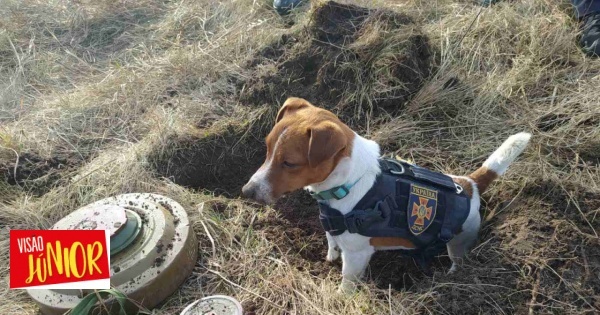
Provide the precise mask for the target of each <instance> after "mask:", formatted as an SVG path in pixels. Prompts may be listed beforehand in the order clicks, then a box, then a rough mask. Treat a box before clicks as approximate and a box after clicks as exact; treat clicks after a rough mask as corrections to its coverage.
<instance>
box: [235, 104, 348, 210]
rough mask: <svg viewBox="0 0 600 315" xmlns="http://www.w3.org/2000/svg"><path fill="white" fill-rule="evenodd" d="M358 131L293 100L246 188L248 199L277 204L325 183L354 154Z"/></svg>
mask: <svg viewBox="0 0 600 315" xmlns="http://www.w3.org/2000/svg"><path fill="white" fill-rule="evenodd" d="M353 138H354V132H353V131H352V130H351V129H350V128H349V127H348V126H346V125H345V124H344V123H342V122H341V121H340V120H339V119H338V118H337V117H336V116H335V115H334V114H333V113H331V112H329V111H327V110H325V109H322V108H318V107H315V106H313V105H312V104H310V103H309V102H308V101H306V100H304V99H301V98H289V99H288V100H286V101H285V103H284V104H283V106H282V107H281V109H280V110H279V113H278V114H277V118H276V122H275V126H274V127H273V130H271V132H270V133H269V135H268V136H267V138H266V143H267V157H266V160H265V162H264V163H263V165H262V166H261V167H260V168H259V169H258V171H256V173H255V174H254V175H253V176H252V178H250V181H248V183H247V184H246V185H245V186H244V187H243V188H242V193H243V195H244V196H245V197H247V198H251V199H254V200H256V201H258V202H261V203H266V204H270V203H273V202H275V201H276V200H277V199H278V198H279V197H281V196H282V195H283V194H285V193H288V192H292V191H294V190H297V189H300V188H302V187H305V186H308V185H311V184H316V183H320V182H322V181H324V180H325V179H326V178H327V177H328V176H329V175H330V174H331V172H332V171H333V170H334V169H335V167H336V166H337V164H338V162H339V161H340V160H341V159H342V158H344V157H347V156H349V155H350V153H351V151H352V148H351V146H352V140H353Z"/></svg>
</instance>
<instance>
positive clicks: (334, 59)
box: [238, 1, 431, 120]
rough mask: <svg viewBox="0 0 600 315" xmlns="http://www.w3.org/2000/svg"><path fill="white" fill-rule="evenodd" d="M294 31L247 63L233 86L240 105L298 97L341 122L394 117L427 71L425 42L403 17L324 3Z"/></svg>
mask: <svg viewBox="0 0 600 315" xmlns="http://www.w3.org/2000/svg"><path fill="white" fill-rule="evenodd" d="M309 20H310V22H308V25H306V27H305V28H303V29H302V30H301V31H299V32H296V33H291V34H286V35H283V36H282V37H281V38H280V39H279V40H278V41H277V42H275V43H273V44H271V45H269V46H267V47H265V48H264V49H262V50H261V51H260V52H259V53H258V54H257V55H256V56H255V57H254V58H253V59H251V60H249V61H248V62H247V64H246V66H245V67H246V69H247V70H249V71H250V75H248V76H247V77H248V78H249V79H246V80H242V81H240V82H239V83H238V85H239V90H240V91H241V92H240V95H239V98H240V101H241V102H242V103H245V104H255V105H262V104H269V105H273V104H280V103H282V102H283V101H285V99H286V98H287V97H290V96H296V97H302V98H305V99H307V100H309V101H311V102H313V103H314V104H316V105H318V106H323V107H325V108H328V109H333V108H336V109H339V110H341V112H343V114H342V116H346V117H343V118H347V119H346V120H348V118H351V117H352V116H354V115H355V114H360V113H363V112H369V113H375V114H376V113H378V112H381V111H382V110H383V111H387V112H396V111H398V110H400V109H401V108H402V106H403V104H404V103H405V102H406V101H407V100H409V99H410V98H411V96H412V94H414V93H415V92H416V91H417V90H418V89H419V88H420V87H421V85H422V83H423V80H424V79H425V78H426V77H427V76H428V75H429V73H430V71H431V65H430V64H431V62H430V59H431V54H430V48H429V45H428V41H427V38H426V37H425V36H424V35H423V34H422V33H421V32H420V31H419V28H418V26H417V25H416V24H414V23H413V22H412V20H411V18H410V17H408V16H406V15H403V14H399V13H395V12H392V11H389V10H370V9H366V8H362V7H358V6H353V5H346V4H339V3H336V2H333V1H331V2H327V3H325V4H322V5H320V6H318V7H316V8H314V9H313V10H312V12H311V16H310V19H309Z"/></svg>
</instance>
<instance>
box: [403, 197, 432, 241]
mask: <svg viewBox="0 0 600 315" xmlns="http://www.w3.org/2000/svg"><path fill="white" fill-rule="evenodd" d="M437 193H438V192H437V190H433V189H429V188H425V187H421V186H417V185H410V195H409V196H408V209H407V210H408V211H407V213H408V228H409V229H410V231H411V232H412V233H413V234H414V235H419V234H421V233H423V232H425V230H427V228H428V227H429V226H430V225H431V222H433V219H435V214H436V208H437Z"/></svg>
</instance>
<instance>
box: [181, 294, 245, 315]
mask: <svg viewBox="0 0 600 315" xmlns="http://www.w3.org/2000/svg"><path fill="white" fill-rule="evenodd" d="M209 302H217V303H219V304H221V305H223V304H225V305H228V304H229V305H228V306H233V307H235V309H234V310H233V311H234V313H228V314H227V315H242V314H243V312H244V311H243V309H242V305H241V304H240V302H238V300H236V299H235V298H233V297H231V296H226V295H212V296H207V297H205V298H202V299H200V300H197V301H195V302H193V303H192V304H190V305H188V306H187V307H186V308H184V309H183V311H182V312H181V315H199V314H207V313H195V312H198V311H201V310H200V309H196V308H198V307H201V305H202V304H208V303H209ZM194 311H195V312H194ZM208 314H213V313H208ZM214 314H215V315H222V314H219V313H214Z"/></svg>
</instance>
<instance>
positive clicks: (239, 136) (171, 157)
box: [150, 124, 266, 197]
mask: <svg viewBox="0 0 600 315" xmlns="http://www.w3.org/2000/svg"><path fill="white" fill-rule="evenodd" d="M254 126H257V124H255V125H254ZM256 128H257V127H251V130H250V131H249V132H248V130H244V129H243V127H241V126H238V125H230V126H228V127H226V128H225V130H222V131H215V132H214V133H210V134H208V135H207V136H205V137H194V136H190V135H185V136H173V137H171V139H169V140H168V141H169V142H171V143H172V146H173V148H175V149H174V150H173V151H171V152H169V153H168V154H163V155H158V154H157V155H155V156H152V157H150V160H151V161H153V163H152V164H153V165H154V167H155V171H156V173H158V175H160V176H163V177H167V178H169V179H171V180H172V181H173V182H174V183H176V184H179V185H182V186H185V187H189V188H195V189H205V190H209V191H211V192H213V193H214V194H215V195H225V196H228V197H237V196H239V195H240V194H241V189H242V186H243V185H244V184H245V183H246V182H247V181H248V179H250V176H251V175H252V174H253V173H254V172H255V171H256V170H257V169H258V167H260V165H261V164H262V162H263V160H264V158H265V154H266V149H265V147H264V144H263V140H262V138H255V134H256V133H258V134H260V133H262V132H260V131H258V130H255V129H256Z"/></svg>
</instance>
